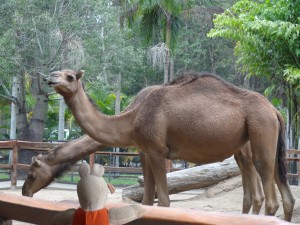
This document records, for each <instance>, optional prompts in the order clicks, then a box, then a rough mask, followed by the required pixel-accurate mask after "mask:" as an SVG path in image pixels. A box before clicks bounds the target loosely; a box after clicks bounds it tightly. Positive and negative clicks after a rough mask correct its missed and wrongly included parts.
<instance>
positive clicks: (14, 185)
mask: <svg viewBox="0 0 300 225" xmlns="http://www.w3.org/2000/svg"><path fill="white" fill-rule="evenodd" d="M18 150H19V147H18V144H17V141H15V144H14V147H13V157H12V170H11V190H16V188H17V178H18V173H17V170H18Z"/></svg>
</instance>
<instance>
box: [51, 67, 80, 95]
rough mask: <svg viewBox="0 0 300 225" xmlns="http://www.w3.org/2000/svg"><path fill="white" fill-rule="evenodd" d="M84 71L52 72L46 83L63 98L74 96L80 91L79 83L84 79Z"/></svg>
mask: <svg viewBox="0 0 300 225" xmlns="http://www.w3.org/2000/svg"><path fill="white" fill-rule="evenodd" d="M83 75H84V71H82V70H61V71H54V72H52V73H51V74H50V75H49V77H48V78H46V81H47V83H48V85H49V86H50V87H53V88H54V90H55V91H56V92H57V93H59V94H61V95H62V96H64V97H66V96H72V95H73V94H74V93H75V92H76V91H77V89H78V82H79V79H80V78H81V77H83Z"/></svg>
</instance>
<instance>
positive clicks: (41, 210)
mask: <svg viewBox="0 0 300 225" xmlns="http://www.w3.org/2000/svg"><path fill="white" fill-rule="evenodd" d="M78 205H79V204H78V202H74V201H70V202H51V201H46V200H39V199H34V198H28V197H23V196H16V195H12V194H4V193H1V192H0V217H1V218H3V219H2V224H4V222H6V223H7V221H9V220H18V221H22V222H26V223H32V224H40V225H48V224H50V221H51V218H52V217H53V216H54V215H55V214H56V213H57V212H60V211H64V210H66V209H69V208H77V207H78ZM124 205H125V204H116V203H114V204H107V205H106V207H107V208H108V209H110V208H112V207H121V206H124ZM142 207H143V209H144V210H145V212H144V216H143V217H142V218H140V219H138V220H135V221H132V222H130V223H128V225H196V224H198V225H204V224H205V225H207V224H210V225H241V224H243V225H253V224H255V225H291V224H292V223H288V222H285V221H283V220H281V219H278V218H276V217H273V216H254V215H243V214H227V213H219V212H204V211H198V210H191V209H176V208H162V207H151V206H142ZM0 221H1V220H0Z"/></svg>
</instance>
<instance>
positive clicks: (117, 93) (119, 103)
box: [115, 73, 122, 167]
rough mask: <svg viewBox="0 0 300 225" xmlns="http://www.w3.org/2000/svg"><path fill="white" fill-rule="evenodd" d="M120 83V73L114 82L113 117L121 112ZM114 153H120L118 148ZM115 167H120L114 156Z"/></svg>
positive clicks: (117, 157) (117, 158) (118, 159)
mask: <svg viewBox="0 0 300 225" xmlns="http://www.w3.org/2000/svg"><path fill="white" fill-rule="evenodd" d="M121 81H122V75H121V73H119V74H118V76H117V82H116V104H115V115H118V114H120V112H121ZM115 152H117V153H118V152H120V148H115ZM115 160H116V161H115V167H119V165H120V158H119V156H116V158H115Z"/></svg>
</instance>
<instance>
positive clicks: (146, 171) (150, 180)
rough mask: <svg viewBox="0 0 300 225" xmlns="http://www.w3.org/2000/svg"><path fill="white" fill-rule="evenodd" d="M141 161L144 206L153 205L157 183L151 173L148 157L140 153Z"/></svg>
mask: <svg viewBox="0 0 300 225" xmlns="http://www.w3.org/2000/svg"><path fill="white" fill-rule="evenodd" d="M140 159H141V164H142V170H143V176H144V196H143V200H142V204H143V205H153V203H154V198H155V182H154V177H153V174H152V171H151V167H150V164H149V163H148V162H147V158H146V155H145V154H144V153H142V152H140Z"/></svg>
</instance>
